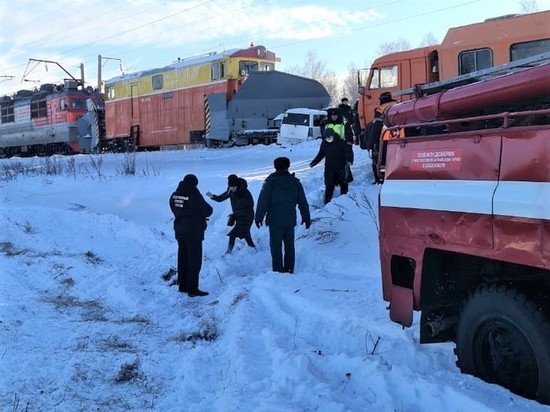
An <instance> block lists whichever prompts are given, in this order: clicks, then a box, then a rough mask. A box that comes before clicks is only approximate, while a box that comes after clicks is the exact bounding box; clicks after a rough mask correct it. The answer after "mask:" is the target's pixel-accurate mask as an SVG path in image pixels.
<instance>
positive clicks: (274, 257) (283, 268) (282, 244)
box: [269, 226, 295, 273]
mask: <svg viewBox="0 0 550 412" xmlns="http://www.w3.org/2000/svg"><path fill="white" fill-rule="evenodd" d="M269 248H270V250H271V266H272V269H273V271H274V272H283V273H285V272H288V273H293V272H294V261H295V250H294V226H292V227H280V226H269ZM283 249H284V256H283Z"/></svg>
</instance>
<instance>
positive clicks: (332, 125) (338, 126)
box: [325, 123, 346, 140]
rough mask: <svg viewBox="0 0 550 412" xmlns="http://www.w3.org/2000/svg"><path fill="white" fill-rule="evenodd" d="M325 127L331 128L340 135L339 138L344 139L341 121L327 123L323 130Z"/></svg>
mask: <svg viewBox="0 0 550 412" xmlns="http://www.w3.org/2000/svg"><path fill="white" fill-rule="evenodd" d="M326 129H332V130H334V132H335V133H338V136H340V138H341V139H344V140H345V139H346V135H345V133H346V132H345V128H344V125H343V124H342V123H327V124H326V126H325V130H326Z"/></svg>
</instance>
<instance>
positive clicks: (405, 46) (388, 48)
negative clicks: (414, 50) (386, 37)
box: [377, 38, 411, 56]
mask: <svg viewBox="0 0 550 412" xmlns="http://www.w3.org/2000/svg"><path fill="white" fill-rule="evenodd" d="M410 49H411V44H410V43H409V42H408V40H406V39H404V38H400V39H397V40H395V41H387V42H384V43H382V44H380V46H378V49H377V53H378V55H379V56H381V55H384V54H389V53H395V52H399V51H404V50H410Z"/></svg>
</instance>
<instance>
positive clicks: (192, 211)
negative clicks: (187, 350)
mask: <svg viewBox="0 0 550 412" xmlns="http://www.w3.org/2000/svg"><path fill="white" fill-rule="evenodd" d="M198 184H199V179H197V176H195V175H192V174H189V175H186V176H185V177H184V178H183V180H182V181H181V182H180V183H179V184H178V188H177V189H176V191H175V192H174V193H172V195H171V196H170V209H171V210H172V213H173V214H174V232H175V234H176V240H177V241H178V288H179V291H180V292H182V293H187V295H188V296H189V297H195V296H206V295H208V292H204V291H202V290H200V289H199V272H200V270H201V267H202V242H203V240H204V232H205V230H206V221H207V218H208V217H209V216H210V215H212V212H213V210H212V206H210V205H209V204H208V203H207V202H206V200H204V198H203V197H202V194H201V193H200V192H199V189H198V188H197V186H198Z"/></svg>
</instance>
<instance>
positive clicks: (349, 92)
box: [342, 63, 358, 105]
mask: <svg viewBox="0 0 550 412" xmlns="http://www.w3.org/2000/svg"><path fill="white" fill-rule="evenodd" d="M357 71H358V69H357V66H355V64H353V63H352V64H350V65H349V66H348V74H347V76H346V77H345V78H344V79H343V80H342V97H347V98H348V99H349V101H350V103H351V104H352V105H353V103H354V102H355V100H357Z"/></svg>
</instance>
